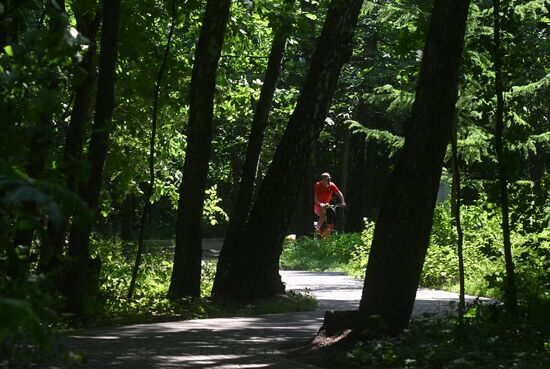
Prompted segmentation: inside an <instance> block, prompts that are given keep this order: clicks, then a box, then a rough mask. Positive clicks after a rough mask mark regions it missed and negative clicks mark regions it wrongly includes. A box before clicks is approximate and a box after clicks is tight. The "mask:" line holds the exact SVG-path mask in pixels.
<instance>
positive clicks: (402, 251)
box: [354, 0, 469, 334]
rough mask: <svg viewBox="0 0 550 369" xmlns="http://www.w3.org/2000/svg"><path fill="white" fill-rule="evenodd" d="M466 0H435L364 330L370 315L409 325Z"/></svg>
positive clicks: (376, 246)
mask: <svg viewBox="0 0 550 369" xmlns="http://www.w3.org/2000/svg"><path fill="white" fill-rule="evenodd" d="M468 6H469V1H468V0H456V1H443V0H438V1H436V2H435V5H434V8H433V12H432V16H431V20H430V27H429V30H428V35H427V40H426V46H425V48H424V55H423V61H422V67H421V71H420V77H419V84H418V87H417V91H416V99H415V102H414V104H413V108H412V114H411V120H410V123H409V125H408V130H407V132H406V135H405V144H404V147H403V149H402V151H401V153H400V157H399V160H398V162H397V164H396V166H395V169H394V171H393V173H392V175H391V178H390V181H389V184H388V190H387V192H386V196H385V200H384V203H383V205H382V207H381V209H380V214H379V216H378V222H377V224H376V228H375V232H374V239H373V242H372V247H371V252H370V256H369V263H368V266H367V270H366V275H365V284H364V288H363V294H362V297H361V302H360V306H359V311H360V316H361V319H360V322H359V324H357V325H356V326H355V327H354V332H357V333H359V332H360V331H362V330H363V329H364V328H365V327H369V326H370V325H371V324H372V322H373V320H372V319H370V318H371V317H373V316H379V317H381V318H382V320H383V322H384V323H385V326H386V327H387V328H386V330H387V332H388V333H391V334H397V333H399V332H401V331H403V329H405V328H406V327H407V326H408V323H409V319H410V316H411V313H412V309H413V305H414V300H415V296H416V290H417V288H418V283H419V280H420V274H421V272H422V265H423V263H424V258H425V255H426V250H427V247H428V242H429V237H430V232H431V227H432V219H433V211H434V207H435V202H436V197H437V189H438V184H439V180H440V176H441V168H442V165H443V159H444V155H445V150H446V147H447V144H448V142H449V138H450V132H451V125H452V121H453V116H454V111H455V103H456V98H457V84H458V75H459V66H460V60H461V54H462V48H463V43H464V30H465V26H466V18H467V15H468Z"/></svg>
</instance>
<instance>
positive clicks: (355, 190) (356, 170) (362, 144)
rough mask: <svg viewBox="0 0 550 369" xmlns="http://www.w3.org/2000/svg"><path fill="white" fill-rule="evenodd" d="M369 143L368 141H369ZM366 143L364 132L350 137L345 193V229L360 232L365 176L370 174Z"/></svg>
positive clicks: (363, 207) (364, 196)
mask: <svg viewBox="0 0 550 369" xmlns="http://www.w3.org/2000/svg"><path fill="white" fill-rule="evenodd" d="M369 145H370V143H369ZM366 150H367V143H366V141H365V135H364V134H352V135H351V137H350V159H349V167H350V168H349V180H348V188H347V191H346V193H345V195H346V200H347V201H346V204H347V206H348V207H347V209H346V211H347V215H346V231H347V232H361V231H362V230H363V228H364V227H365V224H364V221H363V218H364V217H365V215H366V211H365V210H366V209H365V205H366V194H367V193H366V191H367V177H368V176H371V175H372V174H371V173H370V172H369V171H368V169H367V165H366V164H367V157H366Z"/></svg>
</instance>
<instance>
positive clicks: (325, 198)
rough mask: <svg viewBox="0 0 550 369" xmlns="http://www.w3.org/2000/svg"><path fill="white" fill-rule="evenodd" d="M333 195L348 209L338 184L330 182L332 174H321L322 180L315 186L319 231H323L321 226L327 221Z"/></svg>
mask: <svg viewBox="0 0 550 369" xmlns="http://www.w3.org/2000/svg"><path fill="white" fill-rule="evenodd" d="M333 193H335V194H336V196H338V198H339V199H340V203H341V205H342V206H343V207H346V201H345V200H344V195H343V194H342V192H341V191H340V190H339V189H338V187H337V186H336V184H334V182H331V181H330V174H329V173H326V172H325V173H323V174H321V180H320V181H317V182H315V185H314V186H313V211H314V212H315V214H316V215H317V216H318V217H319V219H318V221H317V226H316V228H317V230H319V229H321V226H322V225H323V223H324V222H325V221H326V214H327V212H326V208H327V207H328V206H329V205H330V201H331V200H332V194H333Z"/></svg>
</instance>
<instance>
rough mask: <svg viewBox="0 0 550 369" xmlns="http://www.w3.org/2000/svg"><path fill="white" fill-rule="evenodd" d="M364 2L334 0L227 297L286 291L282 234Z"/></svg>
mask: <svg viewBox="0 0 550 369" xmlns="http://www.w3.org/2000/svg"><path fill="white" fill-rule="evenodd" d="M361 5H362V1H361V0H333V1H332V2H331V5H330V7H329V10H328V13H327V16H326V20H325V24H324V26H323V31H322V33H321V36H320V37H319V39H318V41H317V47H316V50H315V52H314V55H313V58H312V61H311V65H310V69H309V72H308V75H307V77H306V80H305V82H304V86H303V88H302V92H301V94H300V97H299V99H298V103H297V105H296V108H295V109H294V112H293V114H292V116H291V118H290V121H289V123H288V126H287V128H286V130H285V133H284V134H283V137H282V140H281V142H280V144H279V146H278V147H277V150H276V152H275V155H274V158H273V162H272V163H271V165H270V167H269V169H268V171H267V174H266V176H265V178H264V180H263V182H262V184H261V185H260V190H259V192H258V199H257V200H256V202H255V204H254V206H253V208H252V210H251V213H250V216H249V219H248V223H247V224H246V226H245V228H244V231H243V236H242V237H241V240H240V241H239V244H238V247H239V251H238V255H239V258H238V260H235V262H234V263H232V265H231V266H230V270H229V273H228V275H227V276H226V278H227V280H226V283H225V288H224V290H223V291H220V292H222V293H224V294H226V295H229V296H239V297H241V298H245V299H254V298H256V297H266V296H274V295H276V294H279V293H284V291H285V288H284V284H283V283H282V281H281V277H280V275H279V256H280V253H281V249H282V243H283V239H284V235H285V232H286V229H287V227H288V224H289V220H290V216H291V214H292V211H293V210H294V207H295V204H296V197H297V194H298V190H299V188H300V184H301V180H302V177H303V176H302V174H303V172H304V170H305V168H306V165H307V161H308V160H309V159H310V153H311V150H312V148H313V145H314V144H315V142H316V140H317V139H318V137H319V134H320V132H321V130H322V128H323V125H324V121H325V118H326V114H327V111H328V109H329V107H330V102H331V99H332V96H333V94H334V91H335V89H336V83H337V81H338V77H339V75H340V71H341V68H342V66H343V64H344V62H345V61H346V60H347V59H348V58H349V56H350V53H351V43H352V37H353V33H354V30H355V25H356V23H357V18H358V15H359V12H360V9H361Z"/></svg>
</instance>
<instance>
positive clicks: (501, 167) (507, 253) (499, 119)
mask: <svg viewBox="0 0 550 369" xmlns="http://www.w3.org/2000/svg"><path fill="white" fill-rule="evenodd" d="M493 7H494V8H493V16H494V43H495V44H494V48H495V49H494V69H495V93H496V97H497V106H496V116H495V120H496V122H495V148H496V152H497V165H498V177H499V184H500V206H501V209H502V236H503V241H504V258H505V262H506V293H505V296H504V301H505V304H506V308H507V309H508V311H509V312H510V315H512V316H513V317H517V315H518V300H517V291H516V281H515V279H516V278H515V272H514V261H513V259H512V244H511V242H510V216H509V206H508V180H507V176H506V164H505V159H504V147H503V130H504V92H503V81H502V50H501V43H500V0H494V1H493Z"/></svg>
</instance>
